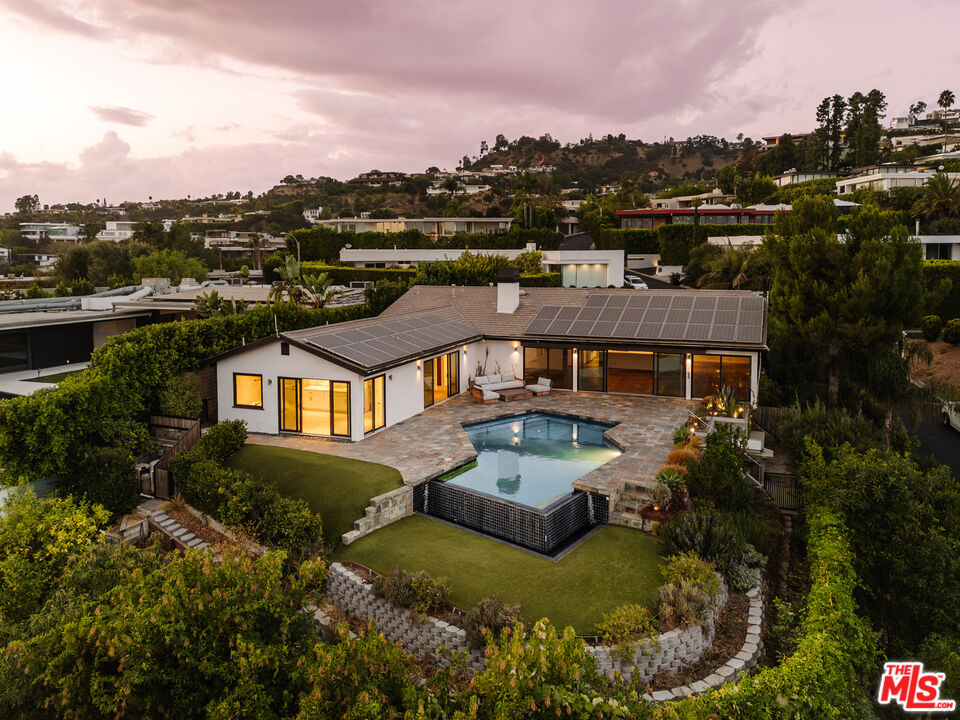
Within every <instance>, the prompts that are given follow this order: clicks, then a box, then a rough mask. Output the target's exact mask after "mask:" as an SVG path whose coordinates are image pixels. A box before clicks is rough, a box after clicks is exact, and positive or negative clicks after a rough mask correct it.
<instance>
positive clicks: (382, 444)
mask: <svg viewBox="0 0 960 720" xmlns="http://www.w3.org/2000/svg"><path fill="white" fill-rule="evenodd" d="M697 404H698V403H697V401H695V400H682V399H677V398H659V397H646V396H642V397H641V396H633V395H611V394H598V393H581V392H567V391H554V392H552V393H550V394H549V395H542V396H540V397H530V398H524V399H520V400H515V401H513V402H510V403H503V402H501V403H496V404H490V405H481V404H479V403H475V402H473V401H472V399H471V398H470V395H469V394H468V393H464V394H463V395H460V396H458V397H455V398H451V399H450V400H447V401H446V402H443V403H441V404H439V405H436V406H434V407H432V408H428V409H427V410H425V411H423V412H422V413H420V414H419V415H415V416H413V417H411V418H408V419H407V420H404V421H403V422H400V423H397V424H396V425H391V426H390V427H388V428H386V429H384V430H382V431H380V432H378V433H376V434H375V435H371V436H370V437H367V438H365V439H364V440H361V441H360V442H355V443H350V442H336V441H331V440H324V439H321V438H312V437H303V436H294V435H251V436H250V437H249V438H248V440H247V441H248V442H250V443H254V444H260V445H277V446H280V447H287V448H294V449H297V450H308V451H310V452H318V453H328V454H330V455H338V456H340V457H348V458H353V459H356V460H367V461H370V462H377V463H381V464H383V465H389V466H391V467H394V468H396V469H397V470H399V471H400V474H401V475H402V477H403V480H404V482H405V483H407V484H408V485H416V484H419V483H421V482H424V481H426V480H429V479H432V478H436V477H439V476H440V475H443V474H444V473H446V472H448V471H450V470H453V469H455V468H457V467H460V466H461V465H464V464H465V463H468V462H471V461H472V460H473V459H474V458H475V457H476V454H477V453H476V451H475V450H474V447H473V445H472V444H471V443H470V441H469V440H468V439H467V434H466V432H465V431H464V430H463V427H462V426H463V424H464V423H473V422H479V421H482V420H493V419H498V418H503V417H512V416H515V415H522V414H524V413H528V412H536V411H543V412H548V413H554V414H558V415H573V416H577V417H582V418H585V419H589V420H597V421H599V422H603V423H608V424H615V426H614V427H612V428H610V429H609V430H608V431H607V433H606V435H607V437H608V438H609V439H610V440H611V441H613V442H614V443H615V444H616V445H617V446H619V447H620V449H621V450H623V453H622V454H621V455H619V456H618V457H616V458H614V459H613V460H611V461H610V462H608V463H606V464H604V465H601V466H600V467H598V468H596V469H595V470H593V471H591V472H590V473H588V474H586V475H584V476H583V477H581V478H580V479H579V480H577V481H576V482H575V483H574V486H575V487H577V488H581V489H584V490H592V491H595V492H600V493H602V494H604V495H607V496H609V498H610V506H611V509H612V508H613V505H614V503H615V502H616V500H617V499H618V497H619V495H620V493H621V491H622V490H623V489H624V487H625V484H626V483H630V484H632V485H636V486H641V487H645V488H652V487H653V486H654V485H655V484H656V480H655V476H656V473H657V471H658V470H659V469H660V468H661V467H662V466H663V464H664V463H665V462H666V458H667V455H668V454H669V453H670V451H671V450H672V449H673V441H672V435H673V430H674V428H676V427H677V426H678V425H682V424H684V423H685V422H686V421H687V419H688V418H689V414H688V411H693V410H694V409H695V408H696V407H697Z"/></svg>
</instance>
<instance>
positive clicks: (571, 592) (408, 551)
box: [335, 516, 662, 635]
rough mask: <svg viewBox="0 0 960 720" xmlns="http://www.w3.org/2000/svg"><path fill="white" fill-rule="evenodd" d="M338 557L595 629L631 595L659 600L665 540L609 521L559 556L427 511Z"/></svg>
mask: <svg viewBox="0 0 960 720" xmlns="http://www.w3.org/2000/svg"><path fill="white" fill-rule="evenodd" d="M335 559H337V560H352V561H354V562H359V563H362V564H364V565H366V566H367V567H369V568H372V569H374V570H377V571H379V572H385V571H387V570H390V569H391V568H394V567H399V568H402V569H404V570H407V571H411V572H414V571H417V570H425V571H426V572H428V573H429V574H430V575H433V576H435V577H444V578H446V579H447V581H448V582H449V583H450V586H451V589H452V593H453V594H452V601H453V604H454V605H456V606H457V607H460V608H463V609H464V610H467V609H469V608H471V607H473V606H474V605H475V604H476V602H477V600H479V599H480V598H481V597H483V596H485V595H491V594H493V593H497V594H499V595H500V596H501V597H502V598H503V599H504V600H506V601H508V602H519V603H520V604H521V607H520V613H521V616H522V618H523V619H524V620H525V621H527V622H532V621H535V620H538V619H539V618H541V617H549V618H550V620H552V621H553V623H554V624H555V625H557V626H558V627H561V628H562V627H565V626H567V625H572V626H573V627H574V628H575V629H576V630H577V632H578V633H580V634H581V635H589V634H592V633H593V630H594V626H595V624H596V623H597V622H598V621H599V620H600V618H601V616H602V615H603V613H604V612H607V611H609V610H611V609H612V608H614V607H616V606H618V605H623V604H625V603H641V604H644V605H647V606H648V607H651V608H653V607H655V604H656V591H657V588H658V587H659V586H660V584H661V583H662V578H661V576H660V572H659V567H660V565H659V563H660V541H659V540H656V539H654V538H652V537H650V536H649V535H646V534H644V533H641V532H639V531H638V530H631V529H630V528H623V527H614V526H611V525H608V526H606V527H603V528H601V529H600V530H599V531H598V532H596V533H595V534H594V535H593V536H591V537H590V538H589V539H588V540H586V541H585V542H583V543H581V544H580V545H579V546H578V547H576V548H574V549H573V550H572V551H571V552H570V553H568V554H567V555H566V556H564V557H563V558H562V559H560V560H559V561H557V562H553V561H551V560H545V559H543V558H539V557H536V556H535V555H531V554H530V553H527V552H524V551H522V550H517V549H515V548H512V547H510V546H508V545H504V544H503V543H500V542H497V541H495V540H491V539H489V538H485V537H481V536H479V535H475V534H474V533H471V532H467V531H465V530H461V529H459V528H455V527H452V526H450V525H446V524H444V523H441V522H437V521H435V520H431V519H429V518H425V517H420V516H415V517H410V518H405V519H403V520H400V521H399V522H395V523H393V524H392V525H388V526H387V527H385V528H382V529H380V530H377V531H376V532H374V533H372V534H370V535H368V536H367V537H365V538H362V539H360V540H358V541H357V542H355V543H353V544H352V545H349V546H346V547H341V548H340V549H339V550H338V551H337V553H336V555H335Z"/></svg>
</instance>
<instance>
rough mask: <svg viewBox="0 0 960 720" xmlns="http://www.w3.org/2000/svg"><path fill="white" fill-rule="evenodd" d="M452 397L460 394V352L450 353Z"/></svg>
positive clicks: (450, 390) (450, 391)
mask: <svg viewBox="0 0 960 720" xmlns="http://www.w3.org/2000/svg"><path fill="white" fill-rule="evenodd" d="M449 393H450V395H451V396H452V395H459V394H460V351H459V350H458V351H457V352H454V353H450V389H449Z"/></svg>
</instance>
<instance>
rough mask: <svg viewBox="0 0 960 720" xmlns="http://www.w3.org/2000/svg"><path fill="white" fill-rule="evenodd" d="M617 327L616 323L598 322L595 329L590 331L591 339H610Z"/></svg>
mask: <svg viewBox="0 0 960 720" xmlns="http://www.w3.org/2000/svg"><path fill="white" fill-rule="evenodd" d="M616 325H617V324H616V323H615V322H610V321H604V320H598V321H597V322H596V323H594V325H593V329H591V330H590V337H610V336H611V335H612V334H613V328H614V327H616Z"/></svg>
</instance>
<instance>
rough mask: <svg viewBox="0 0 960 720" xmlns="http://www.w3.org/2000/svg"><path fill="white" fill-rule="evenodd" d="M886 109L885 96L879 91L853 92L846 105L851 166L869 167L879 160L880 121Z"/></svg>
mask: <svg viewBox="0 0 960 720" xmlns="http://www.w3.org/2000/svg"><path fill="white" fill-rule="evenodd" d="M886 109H887V99H886V96H885V95H884V94H883V93H882V92H880V91H879V90H876V89H874V90H871V91H870V92H869V93H867V94H866V95H864V94H863V93H861V92H855V93H854V94H853V95H851V96H850V99H849V101H848V103H847V127H846V140H847V145H848V147H849V148H850V149H851V151H852V155H853V164H854V165H857V166H860V167H862V166H864V165H871V164H873V163H875V162H877V160H879V159H880V138H881V136H882V135H883V127H882V126H881V124H880V119H881V118H882V117H883V116H884V114H885V113H886Z"/></svg>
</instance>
